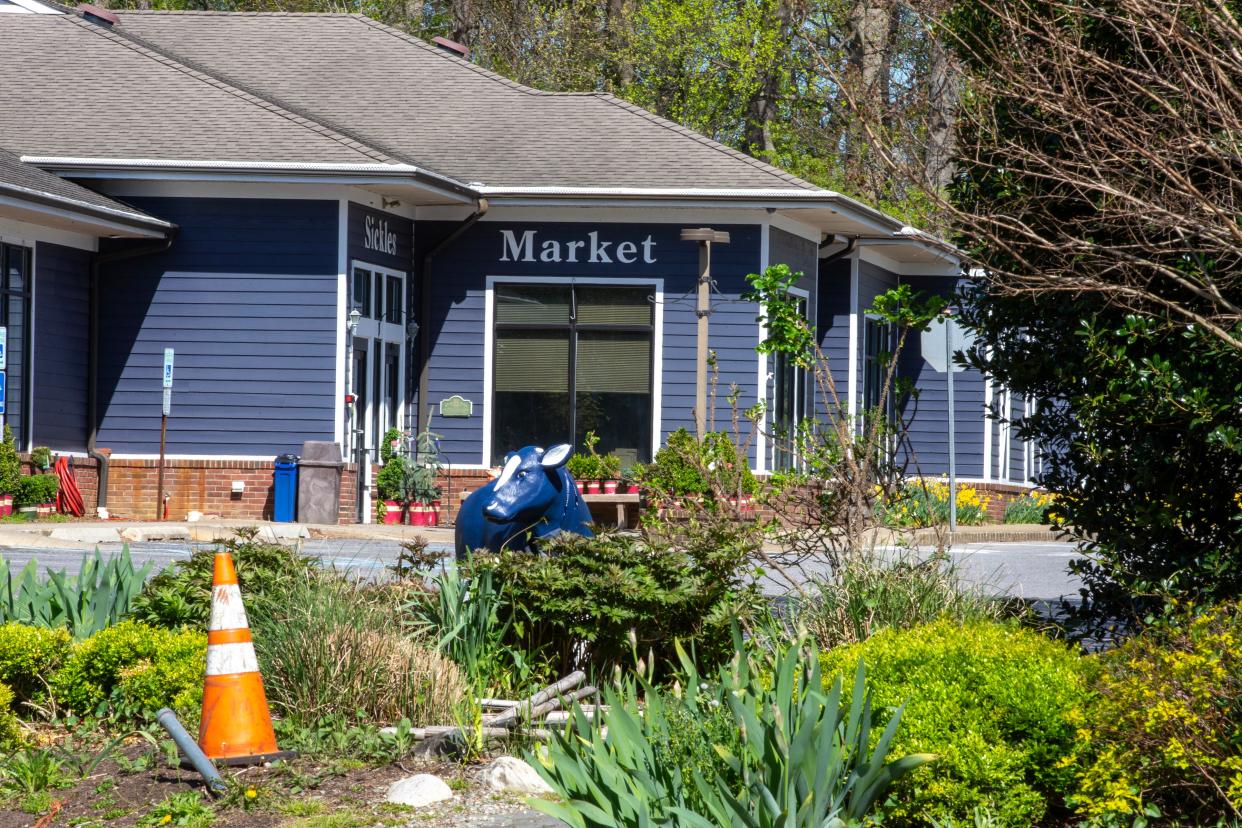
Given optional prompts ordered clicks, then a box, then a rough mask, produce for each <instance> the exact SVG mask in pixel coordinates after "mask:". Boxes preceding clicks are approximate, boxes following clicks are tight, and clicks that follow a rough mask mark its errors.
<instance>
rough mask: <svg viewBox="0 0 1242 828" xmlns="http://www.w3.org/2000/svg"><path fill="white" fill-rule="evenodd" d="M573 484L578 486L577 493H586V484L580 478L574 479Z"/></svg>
mask: <svg viewBox="0 0 1242 828" xmlns="http://www.w3.org/2000/svg"><path fill="white" fill-rule="evenodd" d="M574 485H575V486H577V487H578V494H586V484H585V483H583V482H582V481H581V480H575V481H574Z"/></svg>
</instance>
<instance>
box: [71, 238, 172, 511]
mask: <svg viewBox="0 0 1242 828" xmlns="http://www.w3.org/2000/svg"><path fill="white" fill-rule="evenodd" d="M178 229H179V228H178V227H177V225H175V224H174V225H172V226H171V227H169V230H168V236H167V237H165V238H164V239H162V240H160V241H158V242H156V243H155V244H150V245H146V246H144V247H132V248H128V249H125V250H111V251H108V252H107V253H95V254H94V255H93V256H91V267H90V287H89V300H88V301H89V304H90V311H89V314H88V318H89V324H88V326H87V327H88V333H87V343H88V345H87V347H88V349H89V350H88V351H87V361H86V429H87V430H86V453H87V455H88V456H90V457H92V458H94V460H95V462H96V463H98V464H99V484H98V493H97V494H96V500H95V504H96V506H97V507H100V508H103V507H106V506H107V505H108V455H107V454H104V453H103V452H101V451H99V449H98V448H97V447H96V445H95V442H96V439H97V438H98V437H99V273H100V270H101V268H102V266H103V265H105V264H109V263H111V262H119V261H122V260H124V259H135V258H138V257H140V256H149V255H152V254H155V253H163V252H164V251H165V250H167V249H168V248H170V247H172V243H173V241H174V240H176V238H177V231H178Z"/></svg>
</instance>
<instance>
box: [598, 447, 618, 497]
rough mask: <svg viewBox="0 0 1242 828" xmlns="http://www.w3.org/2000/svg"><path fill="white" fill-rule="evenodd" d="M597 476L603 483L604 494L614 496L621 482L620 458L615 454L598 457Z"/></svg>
mask: <svg viewBox="0 0 1242 828" xmlns="http://www.w3.org/2000/svg"><path fill="white" fill-rule="evenodd" d="M599 476H600V478H601V479H602V480H603V482H604V494H616V493H617V485H618V484H619V483H620V482H621V458H620V457H618V456H617V455H615V454H605V455H602V456H600V457H599Z"/></svg>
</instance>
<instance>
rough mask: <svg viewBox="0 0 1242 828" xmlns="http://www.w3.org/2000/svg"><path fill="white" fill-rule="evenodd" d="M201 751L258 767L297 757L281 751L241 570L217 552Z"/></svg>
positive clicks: (232, 762)
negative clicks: (243, 595)
mask: <svg viewBox="0 0 1242 828" xmlns="http://www.w3.org/2000/svg"><path fill="white" fill-rule="evenodd" d="M198 746H199V747H200V748H202V749H203V753H205V754H207V757H208V758H209V759H213V760H216V761H218V762H220V763H222V764H226V765H247V764H257V763H259V762H270V761H272V760H274V759H280V758H283V757H286V756H291V755H292V753H289V752H284V751H281V750H280V749H279V748H277V747H276V734H275V732H274V731H273V730H272V717H271V715H270V714H269V713H268V709H267V696H266V695H265V694H264V692H263V677H262V676H260V675H259V662H258V659H257V658H256V657H255V654H254V643H253V641H252V639H251V638H250V623H249V622H248V621H247V620H246V608H245V607H244V606H242V598H241V589H240V588H239V587H238V585H237V570H236V569H235V568H234V567H233V556H232V555H230V554H229V553H228V552H217V553H216V561H215V573H214V577H213V584H212V587H211V626H210V627H209V628H208V630H207V676H206V680H205V683H204V686H203V719H202V723H201V724H200V725H199V728H198Z"/></svg>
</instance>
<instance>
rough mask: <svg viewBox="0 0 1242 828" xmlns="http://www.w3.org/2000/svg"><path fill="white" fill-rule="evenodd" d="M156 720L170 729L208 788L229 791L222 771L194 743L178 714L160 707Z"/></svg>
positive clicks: (177, 743) (214, 790)
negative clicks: (221, 773) (221, 774)
mask: <svg viewBox="0 0 1242 828" xmlns="http://www.w3.org/2000/svg"><path fill="white" fill-rule="evenodd" d="M155 720H156V721H157V722H159V723H160V725H161V726H162V727H163V728H164V729H165V730H167V731H168V735H169V736H170V737H171V738H172V740H173V742H175V743H176V745H177V748H178V749H179V750H180V751H181V753H182V754H183V755H184V756H185V758H186V759H188V760H189V762H190V764H191V765H193V766H194V770H196V771H198V772H199V774H200V775H202V777H203V781H204V782H206V783H207V789H208V790H209V791H211V792H212V793H214V794H223V793H227V792H228V789H229V786H228V784H227V783H225V781H224V779H223V778H222V777H221V776H220V772H219V771H217V770H216V766H215V765H213V764H212V763H211V760H210V759H208V758H207V754H205V753H203V751H202V748H200V747H199V746H198V745H197V744H195V743H194V740H193V739H191V738H190V734H188V733H186V732H185V728H184V727H182V726H181V722H179V721H177V714H176V713H174V712H172V711H171V710H169V709H168V708H167V707H163V708H160V710H159V712H158V713H156V714H155Z"/></svg>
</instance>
